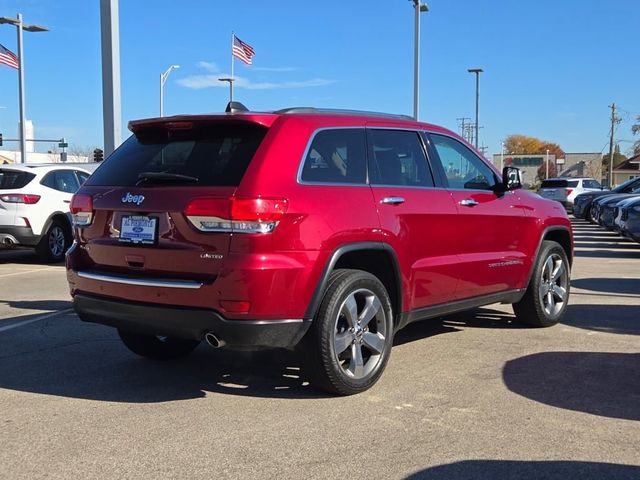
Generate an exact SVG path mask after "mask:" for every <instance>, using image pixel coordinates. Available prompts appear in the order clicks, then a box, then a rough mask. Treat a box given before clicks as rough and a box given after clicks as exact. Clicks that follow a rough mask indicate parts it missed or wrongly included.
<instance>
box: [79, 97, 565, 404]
mask: <svg viewBox="0 0 640 480" xmlns="http://www.w3.org/2000/svg"><path fill="white" fill-rule="evenodd" d="M228 110H230V112H229V113H226V114H214V115H197V116H176V117H166V118H156V119H150V120H141V121H134V122H131V123H130V124H129V128H130V129H131V131H132V132H133V135H132V136H131V137H130V138H129V139H128V140H127V141H126V142H125V143H124V144H123V145H122V146H121V147H120V148H118V150H116V151H115V152H114V153H113V154H112V155H111V156H110V157H109V158H108V159H107V160H106V161H105V162H104V164H103V165H102V166H101V167H100V168H99V169H98V170H97V171H96V172H95V173H94V174H93V175H92V176H91V178H89V180H88V181H87V182H86V183H85V184H84V185H83V186H82V188H81V189H80V191H79V192H78V193H77V194H76V195H75V197H74V198H73V201H72V205H71V210H72V213H73V215H74V220H75V243H74V246H73V247H72V249H71V250H70V251H69V253H68V255H67V277H68V280H69V285H70V288H71V295H72V296H73V305H74V308H75V311H76V312H77V313H78V316H79V317H80V318H81V319H82V320H84V321H88V322H97V323H102V324H105V325H111V326H114V327H116V328H117V329H118V332H119V334H120V337H121V338H122V341H123V342H124V343H125V345H126V346H127V347H128V348H129V349H131V350H132V351H133V352H135V353H137V354H139V355H142V356H145V357H149V358H155V359H168V358H176V357H180V356H183V355H187V354H188V353H189V352H191V351H192V350H193V349H194V348H195V347H196V346H197V345H198V344H199V342H200V341H202V340H203V339H204V340H206V341H207V342H208V343H209V344H211V345H213V346H214V347H222V346H227V347H236V348H238V347H240V348H262V347H287V348H294V347H300V348H302V349H304V351H305V357H306V358H308V359H310V360H311V362H310V364H311V367H312V371H313V374H314V377H313V378H314V382H315V383H316V385H318V386H320V387H322V388H325V389H327V390H329V391H332V392H335V393H338V394H343V395H347V394H353V393H356V392H360V391H363V390H366V389H367V388H369V387H371V386H372V385H373V384H374V383H375V382H376V381H377V380H378V378H379V377H380V375H381V374H382V371H383V370H384V367H385V365H386V363H387V361H388V359H389V355H390V353H391V345H392V343H393V335H394V332H396V331H398V329H400V328H402V327H404V326H405V325H407V324H408V323H410V322H413V321H415V320H421V319H425V318H430V317H436V316H440V315H444V314H450V313H452V312H457V311H461V310H466V309H470V308H474V307H478V306H481V305H487V304H491V303H496V302H502V303H512V304H513V307H514V311H515V313H516V316H517V318H518V319H519V320H521V321H523V322H525V323H528V324H530V325H535V326H549V325H553V324H555V323H557V322H558V321H559V320H560V318H561V317H562V315H563V313H564V311H565V308H566V306H567V301H568V299H569V272H570V265H571V260H572V253H573V237H572V232H571V225H570V223H569V220H568V219H567V216H566V213H565V211H564V208H563V207H562V205H560V204H559V203H557V202H553V201H550V200H545V199H542V198H540V197H538V196H537V195H535V194H533V193H530V192H526V191H522V190H519V187H520V180H519V175H518V171H517V169H514V168H511V167H507V168H505V171H504V172H502V175H500V173H499V172H498V171H497V170H495V168H494V167H493V166H492V165H491V164H489V163H487V162H486V161H485V160H484V159H483V158H482V157H481V156H480V155H478V153H477V152H475V151H474V150H473V149H472V148H471V147H470V146H469V145H468V144H466V143H465V142H464V141H463V140H462V139H461V138H460V137H458V136H457V135H456V134H454V133H452V132H450V131H449V130H445V129H443V128H440V127H437V126H434V125H429V124H426V123H418V122H415V121H413V120H412V119H410V118H409V117H404V116H395V115H384V114H375V113H366V112H350V111H328V110H316V109H309V108H304V109H300V108H298V109H295V108H294V109H287V110H281V111H277V112H272V113H254V112H249V111H246V109H244V108H242V107H241V106H237V108H231V109H230V108H228Z"/></svg>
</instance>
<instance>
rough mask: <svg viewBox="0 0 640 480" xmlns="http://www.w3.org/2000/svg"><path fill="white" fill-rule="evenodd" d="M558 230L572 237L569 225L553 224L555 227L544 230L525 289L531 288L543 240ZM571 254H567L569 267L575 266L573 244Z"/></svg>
mask: <svg viewBox="0 0 640 480" xmlns="http://www.w3.org/2000/svg"><path fill="white" fill-rule="evenodd" d="M557 231H561V232H565V233H567V234H568V235H569V239H571V231H570V230H569V229H568V228H567V227H562V226H553V227H547V228H545V229H544V231H543V232H542V235H541V236H540V241H539V242H538V247H537V248H536V254H535V255H534V257H533V261H532V262H531V268H530V269H529V274H528V275H527V283H526V285H525V286H524V288H525V290H526V289H527V288H529V284H530V283H531V279H532V278H533V272H534V270H535V268H536V261H537V260H538V255H539V254H540V249H541V248H542V242H544V241H545V239H546V238H547V235H548V234H549V233H550V232H557ZM571 247H572V248H571V255H567V259H568V260H569V268H571V267H572V266H573V245H571Z"/></svg>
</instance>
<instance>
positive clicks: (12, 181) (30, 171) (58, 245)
mask: <svg viewBox="0 0 640 480" xmlns="http://www.w3.org/2000/svg"><path fill="white" fill-rule="evenodd" d="M91 170H92V168H91V167H88V168H87V166H86V165H84V164H81V165H73V164H51V165H44V164H24V165H22V164H20V165H2V166H0V247H1V248H15V247H29V248H35V250H36V252H37V253H38V255H39V256H40V258H41V260H43V261H45V262H60V261H62V259H63V258H64V254H65V252H66V251H67V249H68V248H69V247H70V246H71V242H72V241H73V235H72V227H71V223H72V222H71V213H70V212H69V204H70V202H71V197H72V195H73V194H74V193H75V192H76V191H77V190H78V188H80V185H81V184H82V183H84V181H85V180H86V179H87V178H88V177H89V175H91Z"/></svg>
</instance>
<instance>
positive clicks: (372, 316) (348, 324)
mask: <svg viewBox="0 0 640 480" xmlns="http://www.w3.org/2000/svg"><path fill="white" fill-rule="evenodd" d="M388 334H389V332H387V321H386V313H385V310H384V308H383V306H382V303H381V302H380V299H379V298H378V296H377V295H376V294H375V293H373V292H372V291H371V290H368V289H359V290H356V291H354V292H352V293H350V294H349V295H348V296H347V298H346V299H345V300H344V302H343V303H342V305H341V307H340V309H339V311H338V315H337V316H336V319H335V326H334V329H333V337H334V338H333V348H334V355H335V357H336V359H337V363H338V365H339V366H340V368H341V369H342V372H343V373H344V374H345V375H346V376H348V377H350V378H353V379H358V380H359V379H362V378H365V377H367V376H369V375H371V374H372V373H373V372H375V370H376V369H377V368H378V366H379V365H380V362H381V360H382V357H383V353H384V351H385V346H386V342H387V336H388Z"/></svg>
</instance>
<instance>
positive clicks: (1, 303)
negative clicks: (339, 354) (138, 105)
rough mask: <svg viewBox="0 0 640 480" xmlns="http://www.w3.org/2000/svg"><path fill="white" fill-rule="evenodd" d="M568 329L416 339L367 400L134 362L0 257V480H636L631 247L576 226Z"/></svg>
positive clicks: (59, 292)
mask: <svg viewBox="0 0 640 480" xmlns="http://www.w3.org/2000/svg"><path fill="white" fill-rule="evenodd" d="M574 229H575V235H576V238H575V240H576V252H577V257H576V259H575V262H574V267H573V273H572V292H571V301H570V307H569V309H568V312H567V315H566V318H565V321H564V323H563V324H561V325H557V326H555V327H552V328H548V329H533V328H526V327H523V326H521V325H519V324H517V323H516V322H514V317H513V315H512V312H511V308H510V307H509V306H501V305H492V306H489V307H486V308H482V309H478V310H475V311H473V312H470V313H466V314H462V315H454V316H450V317H446V318H441V319H437V320H431V321H426V322H422V323H418V324H413V325H411V326H409V327H407V328H406V329H405V330H403V331H402V332H400V333H399V334H398V335H397V336H396V341H395V346H394V349H393V353H392V355H391V360H390V362H389V365H388V367H387V370H386V372H385V374H384V376H383V377H382V379H381V381H380V382H379V383H378V384H377V385H376V386H375V387H374V388H373V389H371V390H370V391H367V392H365V393H363V394H360V395H356V396H353V397H347V398H331V397H327V396H325V395H323V394H322V393H321V392H319V391H316V390H314V389H313V388H312V386H310V385H309V384H308V382H307V381H306V379H305V374H304V371H303V370H301V368H300V360H299V358H297V357H296V356H295V355H293V354H289V353H287V352H270V353H266V352H261V353H246V352H227V351H224V350H213V349H211V348H210V347H207V346H206V345H201V346H200V347H199V348H198V349H197V350H196V351H195V352H194V354H193V355H192V356H190V357H189V358H187V359H185V360H181V361H178V362H175V363H154V362H151V361H148V360H143V359H139V358H137V357H135V356H134V355H133V354H131V353H130V352H129V351H128V350H126V349H125V347H124V346H122V345H121V343H120V341H119V339H118V338H117V335H116V333H115V331H114V330H112V329H109V328H107V327H102V326H99V325H91V324H86V323H82V322H80V321H79V320H78V319H77V317H76V316H75V315H74V314H73V313H72V311H71V310H70V303H69V298H68V291H67V285H66V279H65V273H64V267H63V266H62V265H40V264H38V263H37V260H36V259H35V257H34V255H33V254H31V253H30V252H6V251H5V252H0V279H1V280H2V293H1V297H0V445H2V448H1V449H0V478H7V479H22V478H24V479H34V478H87V479H88V478H243V479H245V478H256V479H257V478H260V479H267V478H344V477H361V478H390V479H403V478H411V479H419V478H424V479H460V478H473V479H499V478H509V479H520V478H522V479H530V478H550V479H571V478H580V479H606V478H616V479H617V478H621V479H622V478H629V479H632V478H633V479H638V478H640V449H639V445H640V348H639V346H640V342H639V341H638V340H639V338H640V337H639V335H640V244H637V243H633V242H630V241H628V240H623V239H620V238H619V237H617V236H616V235H615V234H613V233H610V232H605V231H603V230H602V229H601V228H599V227H595V226H592V225H590V224H588V223H586V222H579V221H576V222H574Z"/></svg>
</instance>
